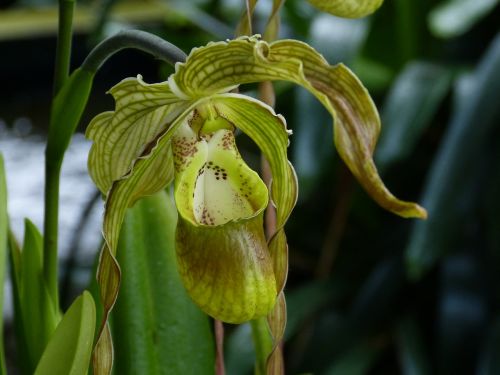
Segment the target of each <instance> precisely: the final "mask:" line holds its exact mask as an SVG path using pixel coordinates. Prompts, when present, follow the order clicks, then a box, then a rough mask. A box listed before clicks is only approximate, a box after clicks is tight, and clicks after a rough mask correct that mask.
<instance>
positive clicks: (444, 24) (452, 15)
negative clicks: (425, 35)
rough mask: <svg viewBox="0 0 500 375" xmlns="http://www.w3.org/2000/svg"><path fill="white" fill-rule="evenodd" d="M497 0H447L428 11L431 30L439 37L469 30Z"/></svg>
mask: <svg viewBox="0 0 500 375" xmlns="http://www.w3.org/2000/svg"><path fill="white" fill-rule="evenodd" d="M498 4H499V1H498V0H448V1H446V2H441V3H440V4H439V5H438V6H436V8H434V9H433V10H432V11H431V12H430V13H429V18H428V23H429V28H430V30H431V32H432V33H433V34H434V35H435V36H438V37H441V38H453V37H457V36H460V35H462V34H464V33H466V32H467V31H469V30H470V29H471V28H472V26H474V24H476V23H477V22H478V21H480V20H481V19H482V18H483V17H484V16H486V15H487V14H488V13H489V12H490V11H492V10H493V9H494V8H495V6H497V5H498Z"/></svg>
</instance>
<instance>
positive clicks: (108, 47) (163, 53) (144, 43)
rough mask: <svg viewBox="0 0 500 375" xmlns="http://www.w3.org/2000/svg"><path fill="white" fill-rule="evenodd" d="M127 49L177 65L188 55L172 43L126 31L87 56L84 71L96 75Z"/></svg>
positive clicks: (143, 32)
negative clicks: (135, 49) (109, 61)
mask: <svg viewBox="0 0 500 375" xmlns="http://www.w3.org/2000/svg"><path fill="white" fill-rule="evenodd" d="M125 48H137V49H139V50H141V51H144V52H147V53H149V54H151V55H153V56H154V57H156V58H158V59H160V60H163V61H166V62H169V63H170V64H172V65H173V64H175V63H176V62H179V61H180V62H182V61H185V60H186V54H185V53H184V52H183V51H182V50H181V49H179V48H177V47H176V46H174V45H173V44H172V43H169V42H167V41H166V40H163V39H161V38H160V37H158V36H156V35H153V34H149V33H147V32H145V31H140V30H124V31H120V32H119V33H118V34H115V35H113V36H112V37H110V38H108V39H106V40H104V41H102V42H101V43H99V44H98V45H97V46H96V47H95V48H94V49H93V50H92V51H91V52H90V53H89V55H88V56H87V58H86V59H85V61H84V62H83V64H82V69H83V70H87V71H90V72H93V73H95V72H96V71H97V70H98V69H99V67H100V66H101V65H102V64H104V63H105V62H106V60H107V59H109V58H110V57H111V56H113V55H114V54H115V53H117V52H118V51H121V50H122V49H125Z"/></svg>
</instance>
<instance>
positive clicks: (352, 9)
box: [309, 0, 384, 18]
mask: <svg viewBox="0 0 500 375" xmlns="http://www.w3.org/2000/svg"><path fill="white" fill-rule="evenodd" d="M309 2H310V3H311V4H312V5H314V6H315V7H316V8H318V9H320V10H322V11H323V12H327V13H330V14H333V15H335V16H339V17H345V18H360V17H365V16H368V15H369V14H372V13H373V12H375V11H376V10H377V9H378V8H379V7H380V6H381V5H382V3H383V2H384V0H309Z"/></svg>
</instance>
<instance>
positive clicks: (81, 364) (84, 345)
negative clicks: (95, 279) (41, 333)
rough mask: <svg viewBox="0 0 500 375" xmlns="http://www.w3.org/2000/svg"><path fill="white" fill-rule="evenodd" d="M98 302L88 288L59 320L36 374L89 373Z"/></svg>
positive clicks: (63, 374) (74, 374)
mask: <svg viewBox="0 0 500 375" xmlns="http://www.w3.org/2000/svg"><path fill="white" fill-rule="evenodd" d="M95 314H96V312H95V305H94V300H93V299H92V296H91V295H90V293H88V292H87V291H85V292H83V294H82V295H81V296H80V297H78V298H77V299H76V300H75V302H73V304H72V305H71V306H70V308H69V310H68V311H67V312H66V314H64V316H63V318H62V320H61V322H60V323H59V324H58V326H57V329H56V330H55V332H54V334H53V336H52V337H51V339H50V342H49V344H48V345H47V348H46V349H45V351H44V352H43V355H42V358H41V359H40V362H39V364H38V366H37V368H36V371H35V375H86V374H87V370H88V368H89V364H90V354H91V353H92V345H93V341H94V327H95Z"/></svg>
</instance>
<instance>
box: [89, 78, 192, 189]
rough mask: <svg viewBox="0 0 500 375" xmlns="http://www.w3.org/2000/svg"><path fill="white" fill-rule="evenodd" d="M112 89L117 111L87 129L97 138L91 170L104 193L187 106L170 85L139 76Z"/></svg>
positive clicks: (92, 155)
mask: <svg viewBox="0 0 500 375" xmlns="http://www.w3.org/2000/svg"><path fill="white" fill-rule="evenodd" d="M109 92H110V93H111V94H112V95H113V97H114V99H115V101H116V109H115V111H114V112H104V113H101V114H100V115H98V116H96V117H95V118H94V119H93V120H92V122H91V123H90V124H89V126H88V128H87V132H86V136H87V137H88V138H89V139H91V140H93V141H94V143H93V145H92V148H91V150H90V154H89V159H88V167H89V173H90V176H91V177H92V179H93V180H94V182H95V184H96V185H97V187H98V188H99V190H101V192H102V193H103V194H107V192H108V190H109V189H110V187H111V184H112V183H113V181H115V180H117V179H119V178H121V177H122V176H123V175H125V174H126V173H127V172H128V171H129V169H130V168H131V166H132V163H133V161H134V160H135V159H137V158H138V157H139V156H141V155H142V154H144V153H147V151H148V150H147V147H148V144H149V143H150V142H151V141H152V140H154V139H155V138H156V137H157V136H158V134H160V133H161V132H162V131H164V130H165V129H166V128H167V127H168V126H169V125H170V123H171V122H172V121H173V120H174V119H175V118H176V117H177V116H179V114H180V113H181V112H182V111H183V110H184V109H185V108H186V103H185V102H181V101H179V98H178V97H177V96H175V95H174V94H173V93H172V92H171V91H170V89H169V87H168V84H166V83H157V84H147V83H145V82H144V81H143V80H142V78H141V77H140V76H139V77H138V78H127V79H125V80H123V81H122V82H120V83H119V84H117V85H116V86H114V87H113V88H112V89H111V90H110V91H109Z"/></svg>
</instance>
